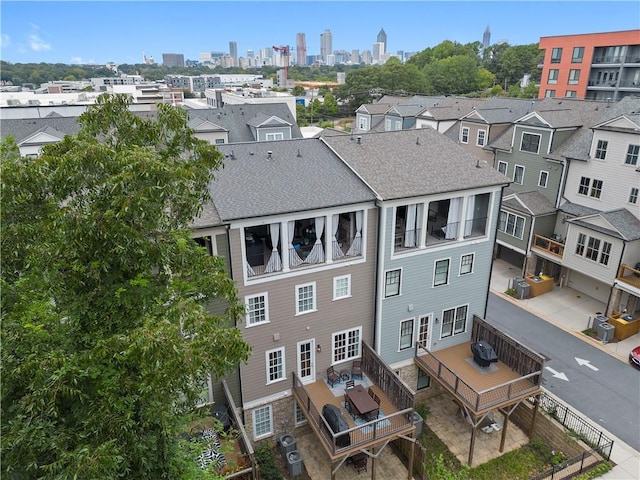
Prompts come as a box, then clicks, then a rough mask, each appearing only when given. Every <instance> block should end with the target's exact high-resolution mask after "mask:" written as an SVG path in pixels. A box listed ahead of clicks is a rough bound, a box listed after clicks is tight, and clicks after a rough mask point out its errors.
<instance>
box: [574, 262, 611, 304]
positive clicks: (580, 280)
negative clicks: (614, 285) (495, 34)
mask: <svg viewBox="0 0 640 480" xmlns="http://www.w3.org/2000/svg"><path fill="white" fill-rule="evenodd" d="M567 287H571V288H573V289H574V290H577V291H578V292H580V293H583V294H585V295H587V296H588V297H591V298H595V299H596V300H598V301H600V302H602V303H607V302H608V301H609V292H610V291H611V287H610V286H609V285H607V284H606V283H603V282H599V281H598V280H594V279H593V278H591V277H588V276H587V275H585V274H583V273H580V272H576V271H575V270H571V272H569V281H568V282H567Z"/></svg>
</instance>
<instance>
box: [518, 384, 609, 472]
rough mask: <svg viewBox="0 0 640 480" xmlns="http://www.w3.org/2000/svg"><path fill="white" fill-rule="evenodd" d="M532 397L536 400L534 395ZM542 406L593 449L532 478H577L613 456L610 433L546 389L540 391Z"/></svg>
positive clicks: (541, 407) (544, 410)
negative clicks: (559, 400) (577, 412)
mask: <svg viewBox="0 0 640 480" xmlns="http://www.w3.org/2000/svg"><path fill="white" fill-rule="evenodd" d="M530 401H533V400H532V399H530ZM540 409H541V410H542V411H543V412H545V413H546V414H547V415H549V416H550V417H552V418H553V419H555V420H556V421H557V422H559V423H560V424H561V425H562V426H563V427H564V428H566V429H567V430H568V431H569V432H570V434H571V435H573V436H575V437H576V438H577V439H579V440H582V441H583V442H584V443H586V444H587V445H589V446H590V447H591V450H587V451H584V452H582V453H581V454H579V455H576V456H574V457H571V458H568V459H566V460H565V461H563V462H562V463H560V464H558V465H554V466H552V467H551V468H549V469H548V470H546V471H544V472H541V473H539V474H538V475H536V476H535V477H531V479H530V480H543V479H550V480H561V479H565V478H573V477H574V476H575V475H578V474H580V473H582V472H584V471H586V470H589V469H591V468H593V467H595V466H596V465H598V464H599V463H601V462H603V461H605V460H609V458H610V457H611V450H612V449H613V440H611V439H610V438H609V437H607V436H606V435H605V434H604V432H602V430H599V429H598V428H596V427H594V426H593V425H591V424H590V423H589V422H587V421H586V420H585V419H583V418H582V417H580V416H579V415H577V414H576V413H575V412H574V411H573V410H571V409H570V408H569V407H568V406H567V405H565V404H563V403H560V402H558V401H557V400H555V399H554V398H552V397H550V396H549V395H547V394H546V393H544V392H543V393H542V394H541V395H540Z"/></svg>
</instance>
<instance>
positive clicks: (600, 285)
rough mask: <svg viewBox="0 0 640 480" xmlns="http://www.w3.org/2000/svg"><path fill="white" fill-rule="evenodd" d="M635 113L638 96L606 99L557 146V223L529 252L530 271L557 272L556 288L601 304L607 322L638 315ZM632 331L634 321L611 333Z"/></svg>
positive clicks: (639, 177)
mask: <svg viewBox="0 0 640 480" xmlns="http://www.w3.org/2000/svg"><path fill="white" fill-rule="evenodd" d="M639 112H640V98H638V97H624V98H623V99H621V100H620V101H619V102H615V103H608V104H606V106H605V107H604V108H603V109H601V118H599V119H598V120H597V121H596V122H593V123H592V124H591V126H590V128H588V129H584V130H583V131H581V132H579V133H578V134H577V135H576V136H575V138H572V141H571V142H570V143H569V144H567V145H566V146H565V148H562V149H560V151H559V152H558V155H559V156H560V157H562V158H563V159H564V160H565V161H566V163H567V165H568V169H567V174H566V180H565V185H564V191H563V193H562V196H561V199H560V205H559V212H558V216H557V219H556V223H555V225H554V229H553V230H552V231H550V232H549V233H548V234H540V235H537V236H535V237H534V243H533V245H532V249H531V263H530V265H531V268H533V267H534V266H535V268H536V269H541V270H544V271H547V270H553V271H556V272H559V275H558V277H557V283H558V284H559V285H567V286H569V287H572V288H574V289H576V290H578V291H580V292H582V293H584V294H586V295H589V296H591V297H593V298H595V299H598V300H599V301H601V302H603V303H605V304H606V306H607V307H606V310H607V311H606V312H605V314H606V315H608V316H609V318H611V319H613V320H612V321H613V322H614V323H615V321H616V318H618V317H620V316H622V317H625V316H626V317H631V319H632V320H633V323H635V320H636V319H639V318H640V281H639V279H640V206H639V200H638V196H639V190H640V164H639V161H638V157H639V155H640V137H639V136H638V130H640V113H639ZM634 330H635V331H634ZM639 330H640V322H639V323H636V326H635V327H634V326H633V325H631V326H629V327H628V328H627V327H626V326H625V328H618V327H616V333H615V335H616V337H617V338H619V339H622V338H626V336H628V335H629V334H630V332H633V333H637V331H639ZM631 334H632V333H631Z"/></svg>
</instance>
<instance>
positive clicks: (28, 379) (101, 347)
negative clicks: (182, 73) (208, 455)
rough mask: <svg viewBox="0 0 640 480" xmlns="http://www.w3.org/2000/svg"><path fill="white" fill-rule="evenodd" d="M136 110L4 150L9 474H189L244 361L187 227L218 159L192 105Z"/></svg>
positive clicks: (223, 290)
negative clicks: (210, 386) (216, 394)
mask: <svg viewBox="0 0 640 480" xmlns="http://www.w3.org/2000/svg"><path fill="white" fill-rule="evenodd" d="M128 103H129V101H128V100H127V99H126V98H125V97H120V96H116V97H107V96H104V97H101V98H100V100H99V101H98V103H97V104H96V105H95V106H92V107H90V108H89V109H88V111H87V112H86V113H85V114H83V115H82V116H81V117H80V123H81V126H82V127H81V131H80V132H79V133H78V134H77V135H75V136H68V137H65V139H64V140H63V141H62V142H61V143H59V144H56V145H54V146H49V147H46V148H45V149H44V151H43V153H42V155H40V156H39V157H38V158H21V157H20V155H19V154H18V152H17V149H16V146H15V144H13V143H11V142H10V141H5V142H3V143H2V148H1V150H0V154H1V156H0V161H1V162H2V183H1V187H2V190H1V198H0V200H1V207H2V218H1V222H0V227H1V231H0V233H1V237H0V238H1V242H2V243H1V254H2V274H1V285H0V286H1V288H2V326H1V333H2V384H1V386H2V412H1V413H2V477H3V478H4V477H5V476H6V478H10V479H14V478H15V479H23V478H24V479H30V478H47V479H67V478H69V479H70V478H149V479H160V478H171V479H174V478H182V477H183V476H184V475H185V472H188V471H189V469H190V468H193V465H194V462H193V459H192V458H187V457H186V453H185V450H183V449H182V448H181V446H180V445H181V443H180V441H179V440H178V435H177V433H178V431H179V428H180V426H181V425H182V424H183V422H184V419H185V416H186V415H188V414H189V413H190V412H192V411H193V407H192V406H193V405H194V402H195V400H196V398H197V396H198V394H199V392H200V391H201V390H202V385H203V384H204V381H205V379H206V378H207V376H208V375H209V374H212V375H213V376H215V377H219V376H221V375H223V374H224V373H225V372H228V371H229V370H230V369H231V368H233V367H234V366H235V365H237V364H238V362H240V361H243V360H246V358H247V357H248V354H249V346H248V345H247V344H246V343H245V342H244V341H243V340H242V337H241V335H240V333H239V330H238V329H237V328H235V327H233V326H232V325H233V322H232V321H233V320H234V319H235V318H236V316H237V315H238V314H239V313H241V306H240V305H239V302H238V299H237V292H236V290H235V287H234V284H233V282H232V280H231V279H230V278H229V277H228V275H227V273H226V272H225V269H224V266H223V264H222V262H221V261H220V259H219V258H216V257H212V256H209V255H208V254H207V253H206V252H205V250H204V249H202V248H200V247H197V245H196V243H195V242H193V241H192V239H191V236H190V232H189V230H188V225H189V224H190V222H191V221H192V220H193V219H194V218H195V217H196V216H197V215H198V213H199V211H200V208H201V205H202V204H203V202H204V201H205V199H206V197H207V187H208V185H209V182H210V180H211V179H212V175H213V174H214V172H215V170H216V169H217V168H219V167H220V166H221V155H220V154H219V153H218V152H217V151H216V150H215V148H214V147H212V146H210V145H209V144H207V143H206V142H203V141H201V140H198V139H196V138H195V137H193V135H192V132H191V130H190V129H189V128H188V127H187V121H186V115H185V113H184V112H183V111H180V110H178V109H175V108H173V107H170V106H165V105H160V106H159V110H158V118H157V121H152V120H144V119H142V118H140V117H137V116H135V115H134V114H132V113H131V112H130V110H129V108H128ZM221 300H224V304H225V305H227V308H226V310H225V311H224V313H223V314H220V315H214V314H211V313H210V312H209V309H208V308H207V306H208V305H210V304H211V303H212V302H214V301H215V302H216V303H218V302H220V301H221ZM186 332H188V334H186Z"/></svg>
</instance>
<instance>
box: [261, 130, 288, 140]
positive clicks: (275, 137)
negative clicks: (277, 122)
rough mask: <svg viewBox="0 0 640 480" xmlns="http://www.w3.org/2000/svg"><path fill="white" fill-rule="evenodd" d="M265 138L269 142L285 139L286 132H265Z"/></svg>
mask: <svg viewBox="0 0 640 480" xmlns="http://www.w3.org/2000/svg"><path fill="white" fill-rule="evenodd" d="M264 139H265V140H266V141H267V142H272V141H276V140H284V133H282V132H271V133H265V135H264Z"/></svg>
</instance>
